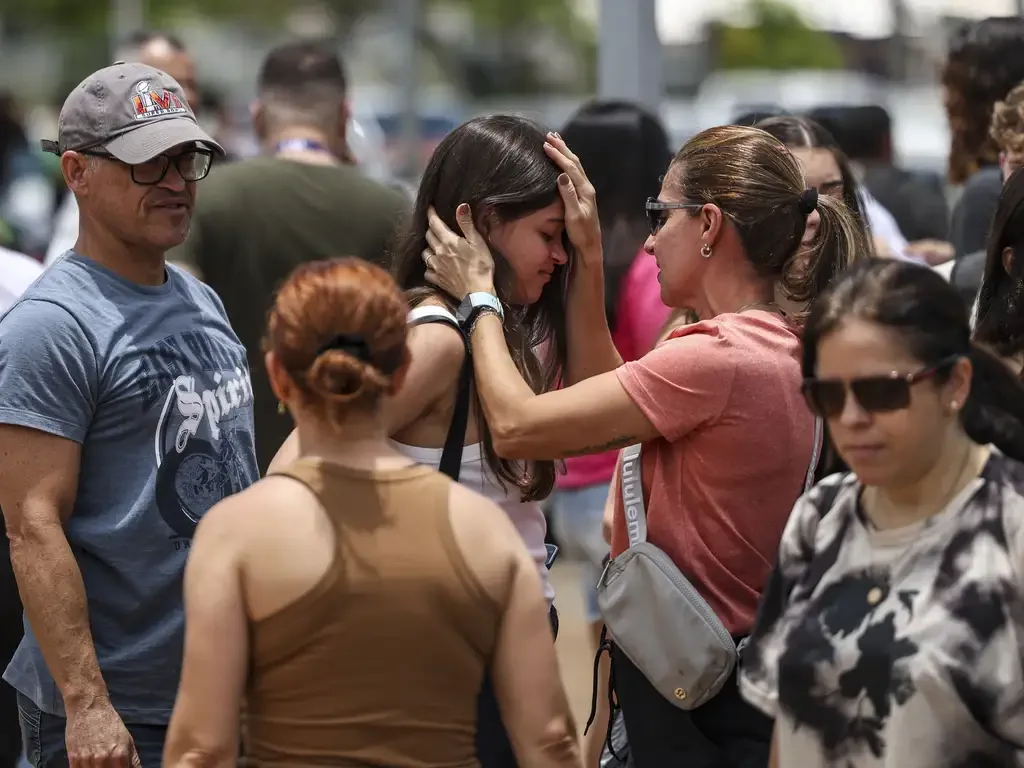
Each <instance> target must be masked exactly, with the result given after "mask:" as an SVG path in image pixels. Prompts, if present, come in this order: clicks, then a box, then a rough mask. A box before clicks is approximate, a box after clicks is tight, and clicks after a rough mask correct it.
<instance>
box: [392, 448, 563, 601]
mask: <svg viewBox="0 0 1024 768" xmlns="http://www.w3.org/2000/svg"><path fill="white" fill-rule="evenodd" d="M391 444H392V445H393V446H395V448H396V449H398V450H399V451H401V452H402V453H403V454H404V455H406V456H408V457H409V458H410V459H412V460H413V461H415V462H417V463H419V464H424V465H426V466H430V467H434V468H435V469H436V468H437V467H438V466H440V464H441V453H442V449H441V448H420V447H419V446H415V445H405V444H404V443H398V442H395V441H394V440H392V441H391ZM459 483H461V484H462V485H464V486H466V487H467V488H470V489H471V490H474V491H476V492H477V493H479V494H480V495H481V496H484V497H486V498H488V499H490V500H491V501H493V502H494V503H495V504H497V505H498V506H499V507H501V508H502V509H503V510H505V514H506V515H508V518H509V520H511V521H512V525H514V526H515V527H516V530H517V531H519V535H520V536H521V537H522V539H523V542H524V543H525V544H526V548H527V549H528V550H529V551H530V556H531V557H532V558H533V562H535V563H536V564H537V571H538V572H539V573H540V578H541V581H543V582H544V596H545V597H546V598H547V600H548V603H551V602H552V601H553V600H554V599H555V590H554V588H553V587H552V586H551V582H550V581H549V580H548V569H547V567H546V566H545V565H544V563H545V561H546V560H547V549H546V548H545V546H544V538H545V536H546V534H547V527H548V526H547V520H546V519H545V517H544V511H543V510H542V509H541V508H540V504H538V503H537V502H536V501H520V500H519V491H518V489H516V488H511V489H510V490H509V491H503V490H502V489H501V486H500V485H498V483H497V482H496V481H495V480H494V479H492V477H491V474H490V471H489V469H488V467H487V461H486V459H485V458H484V455H483V444H482V443H474V444H473V445H466V446H463V448H462V467H461V469H460V470H459Z"/></svg>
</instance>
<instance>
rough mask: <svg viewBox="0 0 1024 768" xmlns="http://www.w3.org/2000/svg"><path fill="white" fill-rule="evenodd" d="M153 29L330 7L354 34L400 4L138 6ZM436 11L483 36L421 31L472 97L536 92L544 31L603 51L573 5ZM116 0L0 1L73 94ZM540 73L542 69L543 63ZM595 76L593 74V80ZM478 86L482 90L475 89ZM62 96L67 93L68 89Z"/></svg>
mask: <svg viewBox="0 0 1024 768" xmlns="http://www.w3.org/2000/svg"><path fill="white" fill-rule="evenodd" d="M137 1H138V2H140V3H141V5H142V7H143V9H144V11H145V18H146V26H147V27H149V28H163V27H166V26H168V25H170V24H171V23H172V22H173V21H174V19H175V17H181V16H182V15H183V14H200V15H202V16H205V17H208V18H209V19H210V20H211V22H213V23H217V22H230V23H233V24H235V25H245V26H249V27H252V28H263V29H280V28H281V26H282V24H283V22H284V20H285V19H286V18H287V16H288V15H289V14H290V13H292V12H294V11H296V10H300V9H302V8H303V7H309V6H312V5H319V6H321V7H326V8H328V9H329V10H330V11H331V12H332V13H333V15H334V16H335V18H336V19H337V21H338V26H339V29H341V30H349V29H351V28H352V27H353V25H354V24H355V22H356V21H358V19H359V18H360V17H362V16H364V15H366V14H368V13H374V12H383V13H389V12H393V9H394V7H395V5H394V0H137ZM422 2H423V5H424V8H429V7H430V6H433V5H445V6H449V7H456V8H460V7H461V8H464V9H466V10H467V11H469V13H470V14H471V15H472V17H473V19H474V21H475V23H476V24H477V26H478V28H479V30H480V32H481V33H482V34H481V38H480V43H479V44H477V45H476V46H475V48H474V49H472V50H465V51H462V50H454V51H453V50H446V46H445V45H444V44H443V43H441V42H440V41H437V40H434V39H433V38H432V36H431V35H430V32H429V30H427V29H422V30H421V31H420V32H421V34H420V41H421V44H423V45H425V46H426V47H427V48H428V49H430V50H431V51H432V52H433V53H435V54H437V55H440V54H441V53H443V54H444V56H441V58H442V59H444V60H445V61H446V66H447V67H448V68H449V69H450V70H451V71H452V74H453V75H454V76H456V77H457V78H458V79H461V80H462V81H463V82H464V84H465V85H466V86H467V87H468V88H469V90H470V91H475V90H483V91H484V92H489V91H493V90H498V91H516V90H527V91H530V90H536V88H537V87H538V85H539V83H540V82H541V81H542V80H543V78H541V77H538V75H540V72H539V71H538V69H537V67H538V63H537V62H532V61H530V60H529V59H528V58H527V56H526V54H525V51H526V50H528V45H527V43H528V42H529V41H530V40H531V36H532V35H535V34H536V32H537V30H538V28H540V29H545V30H548V31H550V32H553V33H554V34H556V35H558V36H559V37H561V38H564V39H565V41H566V45H567V47H570V48H572V49H573V50H574V51H575V52H576V53H577V54H578V55H579V56H581V57H583V58H582V59H581V60H584V61H589V60H591V59H592V58H593V54H594V51H595V50H596V41H595V36H594V31H593V30H592V29H590V28H589V27H588V26H587V25H584V24H579V23H578V20H577V18H576V15H575V12H574V10H573V0H422ZM113 6H114V3H113V2H112V0H0V14H2V15H3V18H4V23H5V26H6V28H7V31H8V33H14V34H16V33H17V31H18V30H26V31H28V30H34V31H39V30H45V31H46V33H47V34H48V35H52V37H53V38H55V39H59V40H60V45H61V47H62V48H63V50H64V53H65V61H66V67H67V69H68V70H69V72H71V73H75V75H74V76H72V77H71V81H70V82H69V84H68V87H72V86H73V85H74V84H75V83H77V73H80V72H82V71H89V70H91V69H95V68H96V67H99V66H102V65H103V64H104V63H105V62H106V61H107V59H108V57H109V47H110V43H111V42H112V41H111V40H110V34H111V31H112V28H113V24H112V17H111V14H112V12H113ZM539 66H543V63H540V64H539ZM588 76H589V73H588ZM474 86H475V87H474ZM62 90H63V89H62Z"/></svg>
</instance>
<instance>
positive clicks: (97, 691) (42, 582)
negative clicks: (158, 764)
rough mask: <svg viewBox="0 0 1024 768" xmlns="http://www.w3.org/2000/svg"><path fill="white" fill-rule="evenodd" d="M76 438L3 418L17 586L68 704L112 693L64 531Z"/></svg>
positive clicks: (2, 465)
mask: <svg viewBox="0 0 1024 768" xmlns="http://www.w3.org/2000/svg"><path fill="white" fill-rule="evenodd" d="M80 454H81V446H79V444H78V443H76V442H74V441H73V440H68V439H66V438H62V437H56V436H55V435H49V434H46V433H45V432H41V431H39V430H36V429H28V428H25V427H17V426H10V425H6V424H4V425H0V507H2V508H3V513H4V520H5V522H6V525H7V536H8V538H9V539H10V542H11V565H12V566H13V568H14V575H15V578H16V579H17V581H18V592H19V593H20V594H21V601H22V603H23V604H24V606H25V613H26V615H27V616H28V620H29V623H30V624H31V626H32V631H33V633H34V634H35V636H36V639H37V640H38V641H39V646H40V648H41V649H42V652H43V658H44V659H45V660H46V665H47V667H48V668H49V670H50V674H52V675H53V678H54V680H55V681H56V683H57V686H58V688H60V691H61V694H62V695H63V697H64V704H65V706H66V707H67V708H68V709H69V710H72V709H76V708H82V707H90V706H92V705H93V704H97V703H100V704H103V703H106V702H108V701H109V697H108V693H107V686H106V683H104V681H103V675H102V674H101V673H100V667H99V662H98V661H97V659H96V650H95V647H94V646H93V640H92V633H91V632H90V630H89V616H88V611H87V606H86V600H85V586H84V585H83V583H82V574H81V571H80V570H79V568H78V563H77V562H76V561H75V558H74V555H73V554H72V553H71V547H70V545H69V544H68V540H67V538H66V537H65V535H64V528H63V525H64V523H66V522H67V520H68V518H69V517H70V515H71V510H72V508H73V506H74V500H75V493H76V490H77V487H78V468H79V457H80Z"/></svg>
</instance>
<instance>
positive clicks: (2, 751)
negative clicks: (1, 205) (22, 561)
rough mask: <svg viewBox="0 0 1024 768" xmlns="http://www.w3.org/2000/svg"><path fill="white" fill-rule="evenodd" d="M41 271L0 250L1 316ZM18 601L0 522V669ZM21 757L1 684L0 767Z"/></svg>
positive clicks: (11, 643) (14, 642)
mask: <svg viewBox="0 0 1024 768" xmlns="http://www.w3.org/2000/svg"><path fill="white" fill-rule="evenodd" d="M42 272H43V267H42V265H41V264H40V263H39V262H38V261H36V260H35V259H33V258H30V257H28V256H26V255H24V254H22V253H17V252H15V251H9V250H7V249H5V248H0V315H3V313H4V312H6V311H7V310H8V309H9V308H10V307H11V306H12V305H13V304H14V302H16V301H17V300H18V298H19V297H20V296H21V295H22V294H23V293H24V292H25V290H26V289H27V288H28V287H29V286H30V285H31V284H32V283H33V282H35V280H36V278H37V277H39V275H41V274H42ZM21 611H22V607H21V598H20V597H19V595H18V585H17V582H16V581H15V578H14V569H13V568H12V567H11V544H10V541H9V539H8V538H7V526H6V524H5V523H4V522H3V521H2V520H0V668H3V667H6V666H7V662H9V661H10V660H11V657H12V656H13V655H14V651H15V650H16V649H17V647H18V643H20V642H21V638H22V635H23V634H24V632H23V630H22V628H21V617H22V613H21ZM19 755H21V728H20V726H19V725H18V696H17V692H16V691H15V690H14V688H12V687H11V686H9V685H7V684H5V683H0V768H14V766H15V765H16V764H17V762H18V757H19Z"/></svg>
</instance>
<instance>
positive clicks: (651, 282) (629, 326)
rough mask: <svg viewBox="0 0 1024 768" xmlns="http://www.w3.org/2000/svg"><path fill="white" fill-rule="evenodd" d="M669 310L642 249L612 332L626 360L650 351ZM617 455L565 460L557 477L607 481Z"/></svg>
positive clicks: (566, 483)
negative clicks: (663, 301)
mask: <svg viewBox="0 0 1024 768" xmlns="http://www.w3.org/2000/svg"><path fill="white" fill-rule="evenodd" d="M669 312H670V310H669V308H668V307H666V306H665V305H664V304H663V303H662V301H661V283H659V282H658V263H657V262H656V261H655V260H654V256H653V255H652V254H650V253H647V251H640V253H639V254H637V257H636V258H635V259H633V264H632V265H631V266H630V268H629V270H628V271H627V272H626V276H625V278H624V279H623V281H622V287H621V289H620V290H619V300H618V304H617V307H616V323H615V330H614V331H612V341H614V342H615V348H616V349H617V350H618V351H619V354H620V355H621V356H622V359H623V361H627V362H628V361H630V360H636V359H638V358H640V357H643V355H645V354H647V352H648V351H650V349H651V347H653V346H654V342H656V341H657V340H658V334H659V333H660V332H661V328H662V326H664V325H665V321H666V320H668V315H669ZM618 455H619V454H618V453H616V452H615V451H606V452H604V453H595V454H592V455H590V456H573V457H570V458H568V459H566V460H565V474H564V475H559V476H558V487H559V488H585V487H587V486H588V485H597V484H598V483H607V482H608V481H609V480H611V479H612V473H613V472H615V462H616V461H617V460H618Z"/></svg>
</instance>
